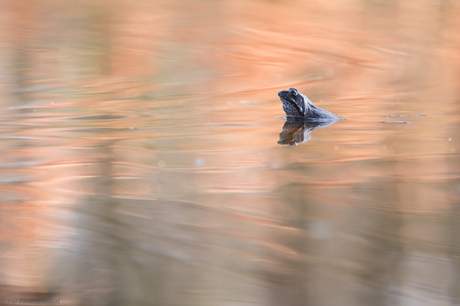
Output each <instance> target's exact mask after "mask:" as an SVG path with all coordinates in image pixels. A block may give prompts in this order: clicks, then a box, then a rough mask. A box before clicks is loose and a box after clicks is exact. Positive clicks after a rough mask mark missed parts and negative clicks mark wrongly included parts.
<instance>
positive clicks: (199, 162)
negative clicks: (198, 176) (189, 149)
mask: <svg viewBox="0 0 460 306" xmlns="http://www.w3.org/2000/svg"><path fill="white" fill-rule="evenodd" d="M193 164H194V165H195V166H196V167H203V166H204V164H205V160H204V158H201V157H197V158H195V160H194V161H193Z"/></svg>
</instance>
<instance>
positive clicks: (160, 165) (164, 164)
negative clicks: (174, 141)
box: [158, 160, 166, 168]
mask: <svg viewBox="0 0 460 306" xmlns="http://www.w3.org/2000/svg"><path fill="white" fill-rule="evenodd" d="M158 167H160V168H164V167H166V162H165V161H164V160H160V161H159V162H158Z"/></svg>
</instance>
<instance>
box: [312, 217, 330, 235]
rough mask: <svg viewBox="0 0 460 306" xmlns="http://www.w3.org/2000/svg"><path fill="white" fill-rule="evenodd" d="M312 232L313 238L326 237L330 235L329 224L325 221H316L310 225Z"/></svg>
mask: <svg viewBox="0 0 460 306" xmlns="http://www.w3.org/2000/svg"><path fill="white" fill-rule="evenodd" d="M310 233H311V236H312V238H313V239H324V238H327V237H328V236H329V224H327V222H324V221H314V222H312V223H311V225H310Z"/></svg>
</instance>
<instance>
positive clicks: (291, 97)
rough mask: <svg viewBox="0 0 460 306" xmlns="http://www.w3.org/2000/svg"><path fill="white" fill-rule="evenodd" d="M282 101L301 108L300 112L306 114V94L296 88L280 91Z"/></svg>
mask: <svg viewBox="0 0 460 306" xmlns="http://www.w3.org/2000/svg"><path fill="white" fill-rule="evenodd" d="M278 96H279V97H280V99H281V101H282V102H283V104H284V103H288V104H291V105H293V106H294V107H296V108H297V109H298V110H299V113H301V114H305V106H306V104H307V101H305V96H304V95H302V94H301V93H300V92H299V91H298V90H297V89H296V88H294V87H292V88H289V90H282V91H280V92H279V93H278Z"/></svg>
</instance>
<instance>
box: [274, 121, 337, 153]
mask: <svg viewBox="0 0 460 306" xmlns="http://www.w3.org/2000/svg"><path fill="white" fill-rule="evenodd" d="M335 121H336V120H327V121H324V120H323V121H318V120H316V121H308V120H289V119H288V120H287V121H286V122H285V123H284V126H283V131H282V132H281V133H280V140H279V141H278V143H279V144H281V145H290V146H296V145H298V144H299V143H302V142H306V141H309V140H310V139H311V135H310V133H311V132H312V131H313V130H314V129H317V128H323V127H326V126H328V125H330V124H333V123H334V122H335Z"/></svg>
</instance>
